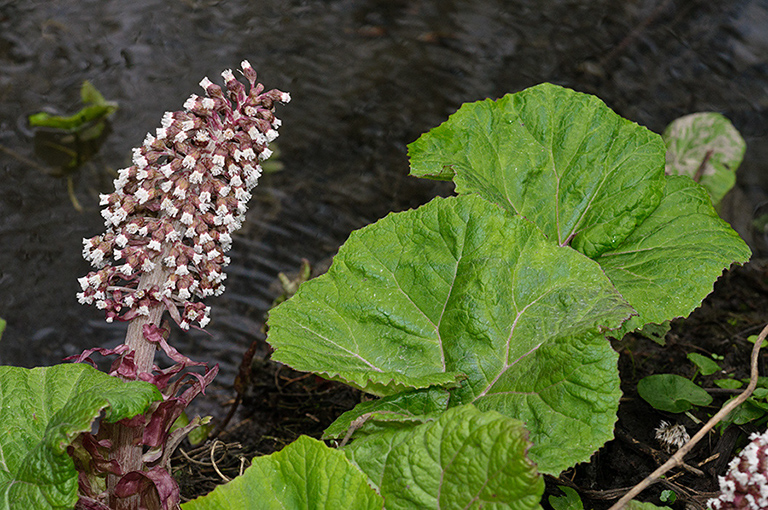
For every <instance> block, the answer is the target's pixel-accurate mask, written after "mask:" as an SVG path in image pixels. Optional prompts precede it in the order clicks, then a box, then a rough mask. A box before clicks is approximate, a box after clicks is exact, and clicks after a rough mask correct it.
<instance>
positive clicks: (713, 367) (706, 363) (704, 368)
mask: <svg viewBox="0 0 768 510" xmlns="http://www.w3.org/2000/svg"><path fill="white" fill-rule="evenodd" d="M688 359H689V360H690V361H691V363H693V364H694V365H696V366H697V367H698V368H699V371H700V372H701V375H712V374H714V373H715V372H718V371H720V370H722V369H721V368H720V365H718V364H717V363H715V362H714V361H713V360H712V358H708V357H706V356H702V355H701V354H699V353H697V352H691V353H689V354H688Z"/></svg>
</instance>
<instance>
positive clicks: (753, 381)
mask: <svg viewBox="0 0 768 510" xmlns="http://www.w3.org/2000/svg"><path fill="white" fill-rule="evenodd" d="M766 336H768V325H766V326H765V327H764V328H763V330H762V331H761V332H760V335H758V337H757V340H756V341H755V346H754V348H752V356H751V358H750V360H751V364H750V378H749V386H747V389H746V390H744V393H742V394H741V395H739V396H738V397H736V398H735V399H733V400H731V401H730V402H728V403H727V404H725V405H724V406H723V407H722V409H720V411H718V412H717V414H715V415H714V416H713V417H712V418H711V419H710V420H709V421H708V422H707V423H706V424H705V425H704V426H703V427H702V428H701V430H699V431H698V432H697V433H696V434H695V435H694V436H693V437H692V438H691V440H690V441H688V442H687V443H685V445H683V446H682V447H681V448H680V449H679V450H678V451H677V453H675V454H674V455H673V456H672V457H670V459H669V460H668V461H667V462H665V463H664V464H662V465H661V466H660V467H659V468H658V469H656V471H654V472H653V473H651V474H650V475H648V476H647V477H646V478H645V480H643V481H642V482H640V483H639V484H637V485H635V486H634V487H633V488H632V490H630V491H629V492H627V493H626V494H625V495H624V496H623V497H622V498H621V499H620V500H619V501H617V502H616V504H614V505H613V506H612V507H611V508H609V509H608V510H621V509H623V508H624V507H625V506H626V505H627V503H629V502H630V501H631V500H632V498H634V497H635V496H637V495H638V494H640V493H641V492H642V491H643V490H645V489H646V487H648V486H649V485H651V484H652V483H654V482H656V481H657V480H658V479H659V478H660V477H661V476H662V475H663V474H664V473H666V472H667V471H669V470H670V469H672V468H674V467H677V466H679V465H681V464H682V463H683V458H684V457H685V456H686V455H687V454H688V452H690V451H691V449H692V448H693V447H694V446H695V445H696V444H697V443H698V442H699V441H701V440H702V439H703V438H704V436H706V435H707V433H708V432H709V431H710V430H712V428H713V427H714V426H715V425H717V424H718V423H719V422H720V421H721V420H722V419H723V418H725V417H726V416H728V414H729V413H730V412H731V411H733V410H734V409H736V407H738V406H739V405H741V404H742V403H743V402H744V401H745V400H747V399H748V398H749V397H750V396H751V395H752V392H753V391H755V388H756V387H757V377H758V371H757V359H758V355H759V354H760V346H761V345H762V344H763V341H764V340H765V337H766Z"/></svg>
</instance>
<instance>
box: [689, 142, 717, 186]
mask: <svg viewBox="0 0 768 510" xmlns="http://www.w3.org/2000/svg"><path fill="white" fill-rule="evenodd" d="M714 152H715V151H714V150H712V149H709V150H708V151H707V153H706V154H704V159H702V160H701V164H700V165H699V168H697V169H696V173H695V174H693V180H694V181H695V182H699V181H700V180H701V176H702V175H704V170H706V168H707V163H709V159H710V158H711V157H712V154H714Z"/></svg>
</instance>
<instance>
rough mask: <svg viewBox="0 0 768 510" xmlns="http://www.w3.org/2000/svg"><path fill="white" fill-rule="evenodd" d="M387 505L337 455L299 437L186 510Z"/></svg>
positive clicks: (372, 508)
mask: <svg viewBox="0 0 768 510" xmlns="http://www.w3.org/2000/svg"><path fill="white" fill-rule="evenodd" d="M383 506H384V500H383V499H382V497H381V496H379V495H378V494H376V491H374V490H373V489H372V488H371V487H370V486H369V485H368V481H367V478H366V476H365V475H364V474H363V473H361V472H360V471H359V470H358V469H357V468H356V467H355V466H353V465H352V464H351V463H350V462H349V461H348V460H347V458H346V457H345V456H344V453H342V452H341V451H339V450H333V449H331V448H328V447H327V446H325V444H323V443H321V442H320V441H318V440H316V439H312V438H310V437H307V436H301V437H300V438H299V439H297V440H296V441H295V442H293V443H291V444H290V445H288V446H286V447H285V448H284V449H283V450H281V451H280V452H278V453H273V454H272V455H266V456H264V457H257V458H255V459H253V463H252V464H251V466H250V467H249V468H248V469H246V470H245V473H243V475H242V476H240V477H237V478H235V479H234V480H232V481H231V482H229V483H227V484H225V485H220V486H218V487H217V488H216V489H214V491H213V492H211V493H209V494H208V495H206V496H203V497H200V498H197V499H194V500H192V501H190V502H188V503H184V504H183V505H181V508H182V509H183V510H229V509H231V510H272V509H274V510H278V509H285V508H289V509H291V510H303V509H306V510H309V509H312V510H323V509H325V510H342V509H355V510H358V509H359V510H376V509H379V510H380V509H381V508H383Z"/></svg>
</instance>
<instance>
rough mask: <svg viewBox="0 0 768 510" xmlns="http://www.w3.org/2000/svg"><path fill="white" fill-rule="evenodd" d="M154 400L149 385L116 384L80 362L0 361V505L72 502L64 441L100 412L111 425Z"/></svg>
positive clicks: (72, 475)
mask: <svg viewBox="0 0 768 510" xmlns="http://www.w3.org/2000/svg"><path fill="white" fill-rule="evenodd" d="M161 399H162V395H161V394H160V392H159V391H158V389H157V387H155V386H154V385H152V384H149V383H146V382H142V381H136V382H123V381H121V380H120V379H118V378H116V377H111V376H109V375H107V374H105V373H102V372H99V371H98V370H96V369H95V368H93V367H91V366H89V365H85V364H81V363H77V364H71V365H55V366H52V367H43V368H34V369H31V370H30V369H26V368H19V367H6V366H0V414H1V415H2V417H3V419H2V420H1V421H0V509H6V508H35V509H40V510H42V509H64V508H73V507H74V505H75V503H76V502H77V498H78V496H77V477H78V474H77V471H76V470H75V466H74V463H73V461H72V459H71V458H70V457H69V455H67V446H69V445H70V444H71V443H72V441H73V440H74V439H76V438H77V436H78V435H79V434H80V433H82V432H86V431H90V430H91V426H92V424H93V422H94V420H95V419H96V418H97V417H98V416H99V414H100V412H101V411H102V410H104V417H103V418H102V419H103V420H104V421H106V422H109V423H113V422H116V421H118V420H121V419H123V418H131V417H133V416H136V415H138V414H141V413H143V412H144V411H146V409H147V408H148V407H149V405H150V404H151V403H152V402H154V401H156V400H161Z"/></svg>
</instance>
